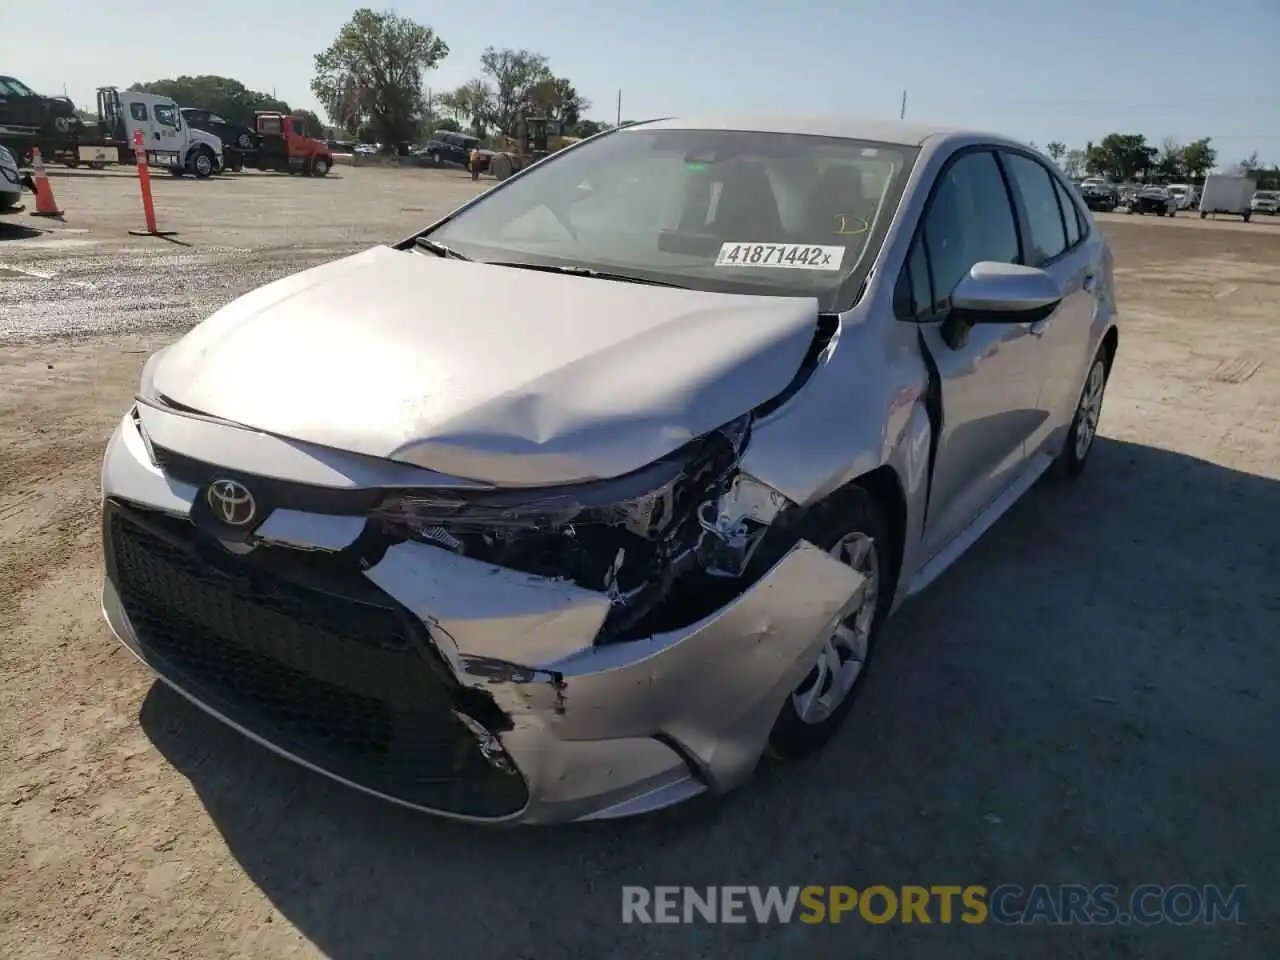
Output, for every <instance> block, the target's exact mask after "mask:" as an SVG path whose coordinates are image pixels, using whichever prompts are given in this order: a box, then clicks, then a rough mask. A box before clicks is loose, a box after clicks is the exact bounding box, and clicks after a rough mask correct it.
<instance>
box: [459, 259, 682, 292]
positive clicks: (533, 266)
mask: <svg viewBox="0 0 1280 960" xmlns="http://www.w3.org/2000/svg"><path fill="white" fill-rule="evenodd" d="M481 262H482V263H487V264H489V265H490V266H492V267H513V268H514V269H517V270H540V271H542V272H543V273H564V274H568V275H569V276H571V277H592V278H594V279H596V280H617V281H619V282H621V283H643V284H646V285H648V286H651V287H675V288H676V289H678V290H688V289H689V288H688V287H686V286H684V285H683V284H680V283H672V282H671V281H670V280H651V279H649V278H648V277H637V276H634V275H633V274H630V273H610V272H609V271H607V270H596V269H595V268H594V267H581V266H578V265H576V264H572V263H566V264H552V263H521V262H520V261H518V260H483V261H481Z"/></svg>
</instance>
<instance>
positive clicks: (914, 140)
mask: <svg viewBox="0 0 1280 960" xmlns="http://www.w3.org/2000/svg"><path fill="white" fill-rule="evenodd" d="M625 129H627V130H732V131H741V132H748V133H791V134H801V135H805V136H811V137H843V138H846V139H849V140H871V141H874V142H876V143H893V144H899V145H901V146H910V147H918V146H921V145H923V144H924V142H925V141H926V140H930V139H932V138H934V137H952V136H964V137H981V138H984V139H991V140H995V141H1007V138H1006V137H1002V136H998V135H996V134H989V133H986V132H984V131H979V130H965V129H961V128H957V127H944V126H934V125H928V124H914V123H903V122H900V121H896V120H877V119H872V118H866V117H844V116H794V115H786V114H707V115H702V116H691V117H666V118H663V119H661V120H650V121H647V122H644V123H636V124H632V125H630V126H628V127H626V128H625Z"/></svg>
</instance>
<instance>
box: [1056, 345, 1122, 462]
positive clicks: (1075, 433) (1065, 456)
mask: <svg viewBox="0 0 1280 960" xmlns="http://www.w3.org/2000/svg"><path fill="white" fill-rule="evenodd" d="M1099 367H1101V368H1102V372H1101V377H1102V386H1101V392H1100V394H1099V396H1098V404H1097V411H1096V413H1095V414H1094V417H1093V426H1092V427H1090V428H1088V429H1089V430H1090V436H1089V440H1088V442H1087V444H1085V446H1084V449H1083V450H1081V448H1080V447H1081V445H1080V442H1079V441H1080V431H1081V430H1082V429H1085V428H1083V427H1082V426H1081V422H1082V420H1083V419H1084V417H1085V414H1084V406H1085V403H1084V401H1085V397H1086V396H1088V395H1089V393H1090V392H1091V386H1092V383H1093V378H1094V371H1095V370H1096V369H1098V368H1099ZM1110 379H1111V360H1110V358H1109V357H1108V356H1107V348H1106V346H1102V347H1099V348H1098V352H1097V354H1095V355H1094V358H1093V362H1092V363H1090V364H1089V372H1088V373H1087V374H1085V378H1084V386H1083V387H1081V388H1080V399H1079V400H1077V401H1076V409H1075V413H1073V414H1072V415H1071V429H1070V430H1068V431H1067V441H1066V443H1065V444H1064V445H1063V447H1062V452H1061V453H1059V454H1058V459H1057V460H1056V461H1055V467H1056V468H1057V473H1058V475H1059V476H1060V477H1062V478H1063V479H1066V480H1074V479H1075V478H1076V477H1078V476H1080V474H1082V473H1084V468H1085V467H1086V466H1087V465H1088V463H1089V454H1091V453H1092V452H1093V448H1094V446H1096V444H1097V439H1098V429H1097V423H1098V418H1099V417H1100V416H1101V415H1102V404H1103V401H1105V400H1106V396H1107V381H1108V380H1110Z"/></svg>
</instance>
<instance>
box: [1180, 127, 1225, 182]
mask: <svg viewBox="0 0 1280 960" xmlns="http://www.w3.org/2000/svg"><path fill="white" fill-rule="evenodd" d="M1217 160H1218V151H1216V150H1214V149H1213V147H1211V146H1209V138H1208V137H1202V138H1201V139H1199V140H1194V141H1192V142H1191V143H1189V144H1187V145H1186V146H1185V147H1183V148H1182V168H1183V169H1184V170H1185V171H1186V172H1187V175H1188V176H1189V177H1191V178H1192V179H1194V180H1203V179H1204V175H1205V174H1206V173H1208V172H1209V171H1210V170H1212V169H1213V165H1214V164H1215V163H1216V162H1217Z"/></svg>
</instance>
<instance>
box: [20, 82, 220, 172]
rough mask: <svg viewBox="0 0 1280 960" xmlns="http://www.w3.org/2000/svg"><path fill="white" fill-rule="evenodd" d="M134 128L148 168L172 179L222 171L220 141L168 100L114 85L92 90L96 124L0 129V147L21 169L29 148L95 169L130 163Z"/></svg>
mask: <svg viewBox="0 0 1280 960" xmlns="http://www.w3.org/2000/svg"><path fill="white" fill-rule="evenodd" d="M67 102H68V103H70V101H67ZM137 130H141V131H142V135H143V140H144V142H145V143H146V152H147V156H146V160H147V164H148V165H149V166H153V167H158V168H160V169H163V170H168V171H169V172H170V173H172V174H174V175H175V176H181V175H182V174H184V173H191V174H194V175H195V176H197V177H202V178H203V177H209V176H212V175H213V174H215V173H218V172H219V171H220V170H221V169H222V166H223V150H222V141H221V140H219V139H218V138H217V137H216V136H214V135H212V134H210V133H206V132H205V131H202V130H196V129H193V128H192V127H190V126H189V125H188V124H187V123H185V122H184V121H183V119H182V112H181V110H180V109H179V107H178V104H177V103H176V102H175V101H174V100H172V99H171V98H169V97H161V96H158V95H156V94H151V93H141V92H139V91H136V90H126V91H123V92H122V91H120V90H119V89H117V88H116V87H100V88H99V89H98V119H97V122H96V123H85V122H81V121H79V120H77V121H76V122H75V123H74V124H71V123H62V124H58V123H56V122H54V123H46V124H43V125H41V126H39V127H35V128H32V127H28V128H27V129H17V128H15V127H13V126H5V127H3V128H0V143H3V144H4V146H7V147H8V148H9V150H10V152H11V153H13V154H14V156H15V157H17V158H18V161H19V163H22V164H23V165H24V166H25V165H29V164H30V162H31V150H32V148H33V147H39V148H40V153H41V155H42V157H43V158H44V159H45V160H47V161H49V162H51V163H61V164H64V165H65V166H68V167H78V166H82V165H84V166H89V167H93V168H98V169H100V168H102V167H105V166H107V165H109V164H114V163H134V162H136V161H135V157H134V152H133V134H134V131H137Z"/></svg>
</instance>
